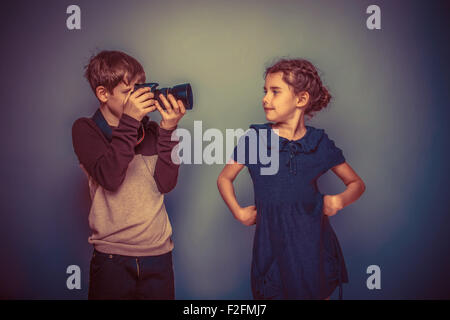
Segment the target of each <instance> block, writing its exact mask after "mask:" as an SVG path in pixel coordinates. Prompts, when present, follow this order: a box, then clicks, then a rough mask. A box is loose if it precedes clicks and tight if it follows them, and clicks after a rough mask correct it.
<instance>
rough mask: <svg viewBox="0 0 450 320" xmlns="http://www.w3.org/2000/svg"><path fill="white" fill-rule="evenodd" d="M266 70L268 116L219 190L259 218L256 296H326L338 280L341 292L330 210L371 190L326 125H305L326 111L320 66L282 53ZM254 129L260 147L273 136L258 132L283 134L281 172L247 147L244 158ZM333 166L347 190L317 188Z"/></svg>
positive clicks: (236, 210) (248, 221)
mask: <svg viewBox="0 0 450 320" xmlns="http://www.w3.org/2000/svg"><path fill="white" fill-rule="evenodd" d="M264 77H265V86H264V93H265V95H264V98H263V100H262V105H263V108H264V112H265V114H266V119H267V120H268V121H270V122H268V123H266V124H261V125H251V126H250V130H248V131H247V134H246V135H244V136H243V137H242V138H241V139H240V140H239V143H238V146H237V147H236V148H235V150H234V153H233V159H230V161H229V162H228V163H227V164H226V166H225V167H224V169H223V170H222V172H221V173H220V175H219V177H218V179H217V186H218V188H219V192H220V194H221V195H222V198H223V199H224V201H225V203H226V204H227V206H228V208H229V209H230V210H231V212H232V213H233V215H234V217H235V218H236V219H237V220H239V221H240V222H242V223H243V224H244V225H247V226H250V225H253V224H256V231H255V238H254V245H253V259H252V268H251V286H252V292H253V297H254V298H255V299H327V298H329V296H330V295H331V293H332V292H333V291H334V290H335V289H336V287H337V286H339V287H340V290H339V298H340V299H342V283H346V282H348V276H347V269H346V266H345V262H344V258H343V255H342V250H341V247H340V245H339V242H338V239H337V237H336V235H335V233H334V231H333V229H332V227H331V225H330V222H329V219H328V217H329V216H333V215H335V214H336V213H337V212H338V211H339V210H342V209H343V208H344V207H346V206H348V205H349V204H351V203H353V202H354V201H356V200H357V199H358V198H359V197H360V196H361V195H362V193H363V192H364V190H365V185H364V182H363V181H362V179H361V178H360V177H359V176H358V175H357V174H356V173H355V171H353V169H352V168H351V167H350V165H349V164H347V163H346V162H345V158H344V156H343V153H342V150H341V149H339V148H338V147H336V146H335V144H334V142H333V140H331V139H330V138H328V136H327V134H326V133H325V131H324V130H323V129H317V128H314V127H311V126H306V125H305V121H304V117H305V115H307V116H311V115H312V114H314V113H315V112H317V111H319V110H322V109H323V108H325V107H326V106H327V105H328V102H329V101H330V98H331V96H330V94H329V92H328V90H327V89H326V88H325V87H324V86H323V85H322V81H321V79H320V77H319V75H318V73H317V71H316V68H315V67H314V66H313V65H312V64H311V63H310V62H309V61H306V60H303V59H294V60H285V59H283V60H280V61H278V62H277V63H275V64H274V65H273V66H271V67H269V68H268V69H267V70H266V72H265V75H264ZM252 130H253V132H252ZM250 133H252V134H255V133H256V136H258V139H256V140H255V141H257V150H260V149H261V148H268V149H269V150H274V149H273V146H271V142H270V141H273V140H271V139H270V138H267V139H265V140H264V139H259V138H261V137H260V135H264V134H265V133H269V134H271V135H274V134H276V135H277V136H276V139H277V140H276V141H277V142H278V143H279V144H278V146H279V147H278V149H275V150H278V152H279V153H278V154H277V155H278V156H279V169H278V172H277V173H276V174H274V175H262V174H261V170H260V169H261V168H262V167H264V165H263V164H262V161H260V158H259V157H257V159H258V161H256V163H251V162H249V161H248V158H249V157H248V154H247V155H246V157H245V159H247V160H245V161H243V160H242V158H241V157H238V152H237V151H238V150H246V151H247V152H248V151H249V149H250V148H249V146H248V145H246V141H247V138H248V137H250ZM253 150H254V149H253ZM259 154H260V152H259V151H258V155H259ZM272 156H273V155H272ZM250 158H251V157H250ZM238 160H240V161H241V162H244V163H241V162H238ZM253 162H255V161H253ZM244 166H247V167H248V170H249V172H250V175H251V178H252V181H253V187H254V197H255V205H253V206H248V207H244V208H242V207H241V206H239V204H238V202H237V200H236V196H235V193H234V188H233V181H234V179H235V178H236V176H237V175H238V173H239V172H240V171H241V170H242V168H243V167H244ZM329 169H331V170H333V172H334V173H335V174H336V175H337V176H338V177H339V178H340V179H341V180H342V182H343V183H344V184H345V185H346V186H347V188H346V190H345V191H344V192H342V193H340V194H336V195H323V194H321V193H320V192H319V190H318V188H317V179H318V178H319V177H320V176H321V175H322V174H324V173H325V172H327V171H328V170H329Z"/></svg>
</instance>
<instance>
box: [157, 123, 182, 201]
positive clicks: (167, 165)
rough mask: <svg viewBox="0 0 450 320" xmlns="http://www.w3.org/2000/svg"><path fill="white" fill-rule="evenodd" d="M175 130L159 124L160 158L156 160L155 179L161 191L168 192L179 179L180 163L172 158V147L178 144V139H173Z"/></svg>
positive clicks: (158, 149)
mask: <svg viewBox="0 0 450 320" xmlns="http://www.w3.org/2000/svg"><path fill="white" fill-rule="evenodd" d="M173 131H175V129H173V130H165V129H162V128H161V127H159V126H158V141H157V144H156V150H157V152H158V160H157V161H156V168H155V181H156V185H157V186H158V190H159V192H161V193H168V192H170V191H171V190H172V189H173V188H175V186H176V184H177V179H178V169H179V167H180V165H178V164H175V163H173V161H172V158H171V154H172V149H173V148H174V147H175V146H176V145H177V144H178V139H177V140H176V141H171V136H172V133H173Z"/></svg>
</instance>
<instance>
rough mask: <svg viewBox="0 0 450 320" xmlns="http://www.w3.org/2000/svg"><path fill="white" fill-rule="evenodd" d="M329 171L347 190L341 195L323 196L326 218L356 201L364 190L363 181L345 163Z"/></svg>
mask: <svg viewBox="0 0 450 320" xmlns="http://www.w3.org/2000/svg"><path fill="white" fill-rule="evenodd" d="M331 170H332V171H333V172H334V173H335V174H336V175H337V176H338V177H339V178H340V179H341V180H342V182H343V183H344V184H345V185H346V186H347V188H346V190H345V191H344V192H342V193H339V194H336V195H326V196H324V213H325V214H326V215H328V216H333V215H335V214H336V213H337V212H338V211H339V210H342V209H343V208H345V207H346V206H348V205H349V204H351V203H353V202H355V201H356V200H358V199H359V197H361V195H362V194H363V193H364V191H365V190H366V185H365V184H364V181H363V180H362V179H361V178H360V177H359V176H358V175H357V174H356V172H355V171H354V170H353V169H352V167H351V166H350V165H349V164H348V163H347V162H344V163H341V164H339V165H337V166H335V167H333V168H332V169H331Z"/></svg>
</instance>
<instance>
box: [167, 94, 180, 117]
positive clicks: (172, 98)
mask: <svg viewBox="0 0 450 320" xmlns="http://www.w3.org/2000/svg"><path fill="white" fill-rule="evenodd" d="M168 97H169V101H170V103H171V104H172V109H173V110H174V111H175V113H180V106H179V105H178V103H177V101H176V100H175V97H174V96H173V95H172V94H169V95H168Z"/></svg>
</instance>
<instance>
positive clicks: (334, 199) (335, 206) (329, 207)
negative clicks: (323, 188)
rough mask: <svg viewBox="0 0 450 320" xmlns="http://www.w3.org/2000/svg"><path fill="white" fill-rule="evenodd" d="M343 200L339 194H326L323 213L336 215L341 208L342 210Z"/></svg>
mask: <svg viewBox="0 0 450 320" xmlns="http://www.w3.org/2000/svg"><path fill="white" fill-rule="evenodd" d="M343 208H344V206H343V205H342V200H341V198H340V197H339V196H338V195H334V196H331V195H325V196H324V197H323V213H324V214H325V215H327V216H329V217H331V216H334V215H335V214H336V213H338V211H339V210H342V209H343Z"/></svg>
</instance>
